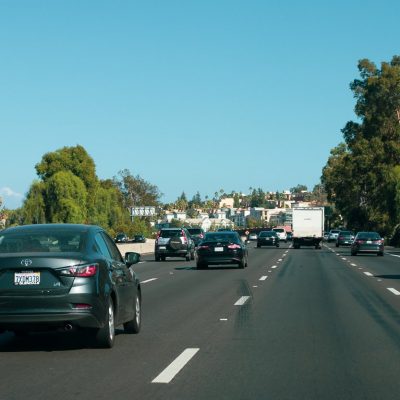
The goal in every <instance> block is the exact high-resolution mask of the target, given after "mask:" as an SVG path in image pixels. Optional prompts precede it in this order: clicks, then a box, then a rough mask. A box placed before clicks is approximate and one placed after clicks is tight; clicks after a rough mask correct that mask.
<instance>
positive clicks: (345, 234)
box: [339, 231, 353, 236]
mask: <svg viewBox="0 0 400 400" xmlns="http://www.w3.org/2000/svg"><path fill="white" fill-rule="evenodd" d="M352 234H353V232H350V231H341V232H340V233H339V235H340V236H351V235H352Z"/></svg>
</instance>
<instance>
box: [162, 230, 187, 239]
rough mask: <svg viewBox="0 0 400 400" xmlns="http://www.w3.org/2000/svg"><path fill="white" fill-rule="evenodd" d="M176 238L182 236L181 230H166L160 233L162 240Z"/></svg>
mask: <svg viewBox="0 0 400 400" xmlns="http://www.w3.org/2000/svg"><path fill="white" fill-rule="evenodd" d="M176 236H182V230H180V229H166V230H162V231H161V232H160V237H162V238H172V237H176Z"/></svg>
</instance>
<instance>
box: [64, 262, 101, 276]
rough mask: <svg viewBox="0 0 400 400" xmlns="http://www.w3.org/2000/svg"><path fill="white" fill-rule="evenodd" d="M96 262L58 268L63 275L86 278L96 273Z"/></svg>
mask: <svg viewBox="0 0 400 400" xmlns="http://www.w3.org/2000/svg"><path fill="white" fill-rule="evenodd" d="M97 269H98V264H89V265H79V266H73V267H68V268H64V269H62V270H60V274H61V275H64V276H74V277H81V278H88V277H91V276H95V275H96V273H97Z"/></svg>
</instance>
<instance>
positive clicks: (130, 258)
mask: <svg viewBox="0 0 400 400" xmlns="http://www.w3.org/2000/svg"><path fill="white" fill-rule="evenodd" d="M139 261H140V254H139V253H135V252H133V251H128V252H127V253H125V264H126V266H127V267H130V266H131V265H133V264H137V263H138V262H139Z"/></svg>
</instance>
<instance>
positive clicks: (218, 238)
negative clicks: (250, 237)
mask: <svg viewBox="0 0 400 400" xmlns="http://www.w3.org/2000/svg"><path fill="white" fill-rule="evenodd" d="M204 242H230V243H239V242H240V238H239V236H238V235H237V234H232V233H222V232H218V233H206V236H205V238H204Z"/></svg>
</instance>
